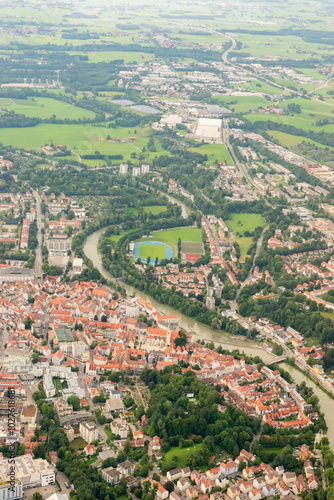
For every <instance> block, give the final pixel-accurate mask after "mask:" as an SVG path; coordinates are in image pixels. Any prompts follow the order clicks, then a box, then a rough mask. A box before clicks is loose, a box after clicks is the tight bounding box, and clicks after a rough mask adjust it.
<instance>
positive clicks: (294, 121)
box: [247, 98, 334, 133]
mask: <svg viewBox="0 0 334 500" xmlns="http://www.w3.org/2000/svg"><path fill="white" fill-rule="evenodd" d="M290 103H291V104H292V103H293V104H299V105H300V106H301V113H292V114H289V115H287V116H276V115H274V114H268V113H266V114H261V113H252V114H250V115H247V119H248V120H249V121H251V122H255V121H266V120H271V121H273V122H276V123H282V124H286V125H293V126H294V127H297V128H301V129H303V130H306V131H310V130H313V131H314V132H321V131H324V132H328V133H332V132H334V108H333V106H329V105H327V104H326V103H322V102H318V101H313V100H310V99H303V98H296V99H288V100H286V101H283V102H282V103H280V104H279V105H278V107H280V108H283V107H284V108H286V107H287V106H288V104H290ZM325 119H327V120H329V121H330V122H331V123H330V124H326V125H317V124H316V122H317V121H319V120H325Z"/></svg>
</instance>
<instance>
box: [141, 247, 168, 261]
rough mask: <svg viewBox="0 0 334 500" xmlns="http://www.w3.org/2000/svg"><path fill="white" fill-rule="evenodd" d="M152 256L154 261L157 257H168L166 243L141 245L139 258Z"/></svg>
mask: <svg viewBox="0 0 334 500" xmlns="http://www.w3.org/2000/svg"><path fill="white" fill-rule="evenodd" d="M147 257H150V259H151V261H154V260H155V259H156V258H157V257H158V259H159V260H161V259H165V258H166V247H165V246H164V245H150V244H149V243H147V244H146V245H145V243H142V244H141V245H140V247H139V258H140V259H147Z"/></svg>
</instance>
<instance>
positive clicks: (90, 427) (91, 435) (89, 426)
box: [79, 422, 98, 444]
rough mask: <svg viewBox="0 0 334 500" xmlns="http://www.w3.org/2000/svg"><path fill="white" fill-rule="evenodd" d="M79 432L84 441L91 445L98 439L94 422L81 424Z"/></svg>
mask: <svg viewBox="0 0 334 500" xmlns="http://www.w3.org/2000/svg"><path fill="white" fill-rule="evenodd" d="M79 431H80V436H81V437H82V439H84V440H85V441H86V442H87V443H89V444H90V443H92V442H93V441H97V439H98V431H97V427H96V424H95V423H94V422H81V423H80V427H79Z"/></svg>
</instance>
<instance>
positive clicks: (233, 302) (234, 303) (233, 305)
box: [230, 225, 269, 309]
mask: <svg viewBox="0 0 334 500" xmlns="http://www.w3.org/2000/svg"><path fill="white" fill-rule="evenodd" d="M268 227H269V225H267V226H265V227H264V228H263V229H262V233H261V236H260V238H259V239H258V240H257V244H256V250H255V254H254V257H253V264H252V267H251V268H250V270H249V273H248V276H247V278H246V279H245V281H243V282H242V283H241V286H240V288H238V290H237V295H236V298H235V299H234V300H230V307H231V309H237V300H238V297H239V295H240V292H241V290H242V289H243V288H244V287H245V286H246V285H249V283H250V281H251V280H252V278H253V271H254V267H255V261H256V259H257V257H258V256H259V253H260V250H261V246H262V242H263V236H264V233H265V232H266V231H267V229H268Z"/></svg>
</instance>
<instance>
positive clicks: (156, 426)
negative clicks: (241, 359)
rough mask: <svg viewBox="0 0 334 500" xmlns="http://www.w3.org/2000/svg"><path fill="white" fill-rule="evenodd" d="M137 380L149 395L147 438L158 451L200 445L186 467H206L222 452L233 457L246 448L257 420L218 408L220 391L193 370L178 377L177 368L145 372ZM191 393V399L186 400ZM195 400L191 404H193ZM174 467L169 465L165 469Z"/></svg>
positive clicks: (230, 410) (221, 402) (230, 408)
mask: <svg viewBox="0 0 334 500" xmlns="http://www.w3.org/2000/svg"><path fill="white" fill-rule="evenodd" d="M141 379H142V380H143V381H144V383H145V384H146V385H147V386H148V388H149V389H150V392H151V397H150V402H149V409H148V412H147V415H148V417H149V426H148V428H147V432H148V434H149V435H151V436H154V435H156V434H157V435H158V436H159V437H160V439H161V443H162V450H163V451H164V452H166V451H167V450H168V449H169V448H170V447H172V446H183V445H184V443H186V446H188V445H189V440H191V445H193V444H194V443H195V444H196V443H197V444H200V443H201V444H202V446H201V447H200V449H199V451H198V452H194V454H193V455H192V456H191V457H190V459H189V465H191V466H192V467H197V466H201V465H206V466H207V465H208V463H210V457H211V456H212V455H213V454H214V453H215V452H217V450H218V449H219V450H220V449H224V450H225V451H226V452H227V453H230V454H232V455H233V456H234V457H237V456H238V455H239V452H240V450H241V449H242V448H245V449H249V445H250V442H251V441H252V438H253V436H254V434H256V432H257V431H258V430H259V428H260V420H258V419H253V418H251V417H248V416H247V415H246V414H244V413H243V412H241V411H240V410H238V409H236V408H234V407H231V406H228V407H226V408H225V409H224V411H223V412H220V411H219V410H218V405H220V404H223V403H224V401H223V400H222V398H221V395H220V388H218V387H217V388H214V387H208V386H207V385H206V384H204V382H202V381H200V380H199V379H198V378H197V377H196V375H195V373H194V372H193V371H187V372H185V373H184V374H181V368H180V367H179V366H173V367H168V368H166V369H164V370H163V371H162V372H161V371H158V370H145V371H144V372H143V373H142V374H141ZM187 394H193V395H194V399H193V398H189V397H187ZM194 400H195V401H194ZM173 466H174V464H173V463H171V462H170V463H169V465H168V468H173Z"/></svg>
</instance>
